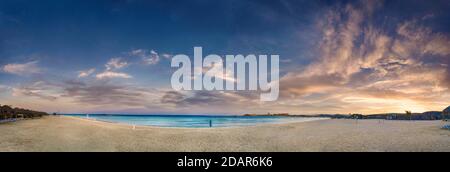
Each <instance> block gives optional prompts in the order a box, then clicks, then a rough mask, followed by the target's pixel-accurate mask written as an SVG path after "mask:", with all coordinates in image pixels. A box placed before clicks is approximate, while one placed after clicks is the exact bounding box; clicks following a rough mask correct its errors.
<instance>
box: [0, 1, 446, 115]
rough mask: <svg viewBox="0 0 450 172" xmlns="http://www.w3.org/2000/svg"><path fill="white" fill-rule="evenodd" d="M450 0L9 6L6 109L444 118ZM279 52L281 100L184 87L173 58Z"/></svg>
mask: <svg viewBox="0 0 450 172" xmlns="http://www.w3.org/2000/svg"><path fill="white" fill-rule="evenodd" d="M449 32H450V1H448V0H431V1H425V0H423V1H416V0H400V1H399V0H389V1H373V0H372V1H371V0H367V1H365V0H361V1H324V0H318V1H309V0H280V1H275V0H227V1H207V0H189V1H182V0H179V1H176V0H161V1H157V0H155V1H144V0H111V1H103V0H99V1H87V0H77V1H71V0H55V1H51V0H43V1H27V0H2V1H0V104H1V105H12V106H15V107H23V108H30V109H35V110H42V111H46V112H60V113H132V114H244V113H290V114H322V113H328V114H330V113H340V114H348V113H362V114H374V113H387V112H404V111H405V110H411V111H412V112H423V111H431V110H437V111H441V110H442V109H444V108H446V107H447V106H449V105H450V66H449V65H450V46H449V45H450V35H449ZM195 46H201V47H203V53H204V54H219V55H226V54H243V55H248V54H256V55H259V54H266V55H272V54H277V55H279V57H280V66H279V70H280V79H279V84H280V96H279V98H278V100H277V101H271V102H262V101H260V99H259V93H258V92H257V91H175V90H173V89H172V87H171V83H170V79H171V75H172V74H173V72H174V71H176V68H172V67H171V66H170V64H171V58H172V57H173V56H174V55H177V54H187V55H189V56H190V57H192V56H193V55H192V54H193V47H195Z"/></svg>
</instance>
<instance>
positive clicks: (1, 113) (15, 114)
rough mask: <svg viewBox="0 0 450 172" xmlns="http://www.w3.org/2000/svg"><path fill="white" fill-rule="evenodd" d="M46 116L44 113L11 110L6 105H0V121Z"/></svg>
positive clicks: (18, 109)
mask: <svg viewBox="0 0 450 172" xmlns="http://www.w3.org/2000/svg"><path fill="white" fill-rule="evenodd" d="M44 115H48V114H47V113H45V112H39V111H33V110H28V109H22V108H17V107H16V108H13V107H11V106H8V105H3V106H2V105H0V120H5V119H17V118H36V117H42V116H44Z"/></svg>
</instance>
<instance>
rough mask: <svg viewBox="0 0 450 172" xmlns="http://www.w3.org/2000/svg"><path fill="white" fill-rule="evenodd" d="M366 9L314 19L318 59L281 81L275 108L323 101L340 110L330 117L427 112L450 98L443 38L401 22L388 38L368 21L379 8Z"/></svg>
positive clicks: (332, 12) (417, 25) (417, 24)
mask: <svg viewBox="0 0 450 172" xmlns="http://www.w3.org/2000/svg"><path fill="white" fill-rule="evenodd" d="M368 5H369V6H367V5H362V4H353V5H345V8H337V7H336V8H334V7H333V8H331V9H330V10H329V11H328V12H327V13H325V15H324V16H322V17H321V18H320V19H319V20H318V21H319V22H318V23H317V27H318V29H319V31H321V32H322V39H321V40H319V41H318V43H317V49H316V50H315V51H316V54H317V57H316V59H315V60H314V61H313V62H312V63H311V64H309V65H307V66H306V67H304V69H303V70H301V71H293V72H288V74H286V75H285V76H283V77H282V78H281V79H280V87H281V88H280V90H281V101H280V102H279V103H281V102H283V103H285V102H287V101H293V102H298V103H296V104H295V105H292V106H296V107H300V108H302V107H309V106H310V105H309V104H307V103H306V102H310V101H311V100H312V98H313V97H317V96H319V97H323V98H322V99H319V100H317V101H314V103H318V104H327V103H330V104H329V105H330V107H331V106H334V107H342V108H334V111H335V112H342V111H344V113H345V111H349V110H350V109H353V108H355V107H366V109H354V111H358V110H359V111H360V112H367V111H371V110H372V112H375V111H380V110H382V109H377V108H376V106H379V107H386V108H385V109H384V110H386V109H389V108H390V109H391V110H393V111H399V110H400V111H402V110H401V108H408V107H409V108H416V109H417V110H426V109H427V108H430V107H437V106H440V105H441V104H440V103H436V102H441V100H445V99H449V98H450V97H449V91H450V90H449V89H450V85H449V84H448V83H450V82H449V78H450V77H449V76H450V74H449V73H450V70H449V67H448V65H449V60H448V59H450V57H449V54H450V53H449V52H450V50H449V47H448V45H449V44H450V41H449V40H450V39H449V37H448V35H447V34H444V33H437V32H434V31H433V30H432V29H431V28H429V27H425V26H423V25H422V24H421V22H420V20H416V19H413V20H409V21H404V22H401V23H400V24H399V25H398V26H394V27H395V29H394V30H395V31H396V33H390V34H388V31H386V30H385V29H386V28H383V27H378V25H376V24H374V23H373V22H372V21H373V20H372V19H371V17H372V16H373V15H374V13H376V11H377V9H378V8H380V7H381V5H380V4H375V5H373V7H370V3H368ZM355 97H358V98H357V99H356V98H355ZM349 100H352V101H349ZM355 100H358V101H355ZM399 100H402V101H399ZM370 103H372V104H370ZM389 103H390V104H389ZM392 103H396V104H397V106H396V105H395V104H392ZM403 110H404V109H403Z"/></svg>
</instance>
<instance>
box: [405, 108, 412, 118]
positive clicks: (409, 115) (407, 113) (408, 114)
mask: <svg viewBox="0 0 450 172" xmlns="http://www.w3.org/2000/svg"><path fill="white" fill-rule="evenodd" d="M405 112H406V116H407V117H409V120H412V113H411V111H409V110H406V111H405Z"/></svg>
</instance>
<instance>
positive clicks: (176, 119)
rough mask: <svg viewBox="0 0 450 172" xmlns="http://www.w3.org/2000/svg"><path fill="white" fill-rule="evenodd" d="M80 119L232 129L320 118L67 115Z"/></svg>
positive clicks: (161, 125) (162, 125)
mask: <svg viewBox="0 0 450 172" xmlns="http://www.w3.org/2000/svg"><path fill="white" fill-rule="evenodd" d="M66 116H75V117H80V118H89V119H95V120H99V121H107V122H116V123H125V124H131V125H147V126H158V127H191V128H206V127H210V125H211V127H234V126H251V125H257V124H264V123H287V122H303V121H311V120H318V119H320V118H300V117H279V116H202V115H86V114H69V115H66Z"/></svg>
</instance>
